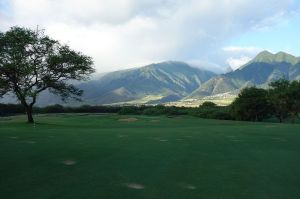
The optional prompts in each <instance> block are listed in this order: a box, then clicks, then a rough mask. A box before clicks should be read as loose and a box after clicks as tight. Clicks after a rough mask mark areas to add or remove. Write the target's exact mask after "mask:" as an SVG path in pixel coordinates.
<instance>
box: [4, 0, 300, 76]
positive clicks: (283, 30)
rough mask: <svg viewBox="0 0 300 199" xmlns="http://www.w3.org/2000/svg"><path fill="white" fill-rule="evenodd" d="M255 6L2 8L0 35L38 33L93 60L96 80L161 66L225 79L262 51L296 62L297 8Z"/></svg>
mask: <svg viewBox="0 0 300 199" xmlns="http://www.w3.org/2000/svg"><path fill="white" fill-rule="evenodd" d="M256 1H257V2H256ZM256 5H258V0H255V1H250V0H247V1H243V2H242V3H241V2H239V1H236V0H231V1H225V0H222V1H217V0H213V1H211V0H210V1H208V0H202V1H196V0H188V1H180V0H176V1H169V0H157V1H147V0H145V1H137V0H123V1H117V0H113V1H110V2H106V1H96V0H91V1H83V0H79V1H77V2H76V4H74V3H73V4H72V1H70V0H63V1H57V0H54V1H50V0H32V1H30V2H28V1H24V0H3V1H2V2H1V3H0V31H1V32H3V31H6V30H8V29H9V28H10V27H11V26H21V27H29V28H36V27H37V26H39V27H41V28H42V29H45V31H46V34H48V35H50V36H51V37H52V38H54V39H57V40H59V41H61V42H62V43H66V44H68V45H70V46H71V47H72V48H74V49H75V50H78V51H81V52H83V53H84V54H87V55H89V56H91V57H93V59H94V61H95V67H96V70H97V74H102V73H108V72H112V71H118V70H123V69H131V68H136V67H141V66H145V65H149V64H152V63H160V62H164V61H181V62H185V63H188V64H189V65H192V66H194V67H198V68H201V69H205V70H209V71H213V72H216V73H225V72H227V71H228V70H229V68H232V69H233V70H235V69H237V68H239V67H241V66H242V65H244V64H246V63H247V62H249V61H250V60H251V59H253V58H254V57H255V56H256V55H257V54H258V53H259V52H261V51H264V50H268V51H270V52H272V53H274V52H279V51H284V52H287V53H290V54H293V55H296V56H298V55H300V50H299V48H298V46H299V45H300V41H299V40H298V39H297V38H298V35H299V34H300V29H299V28H298V27H300V20H299V19H300V14H298V13H299V12H298V11H299V10H300V2H297V1H295V0H288V1H282V0H268V1H264V2H263V3H262V2H259V5H260V6H259V7H257V6H256ZM220 8H221V9H220ZM78 38H80V39H78Z"/></svg>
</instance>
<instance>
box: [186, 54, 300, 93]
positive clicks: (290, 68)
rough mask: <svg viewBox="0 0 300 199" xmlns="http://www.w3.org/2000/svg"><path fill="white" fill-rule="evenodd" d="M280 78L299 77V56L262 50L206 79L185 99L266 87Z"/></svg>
mask: <svg viewBox="0 0 300 199" xmlns="http://www.w3.org/2000/svg"><path fill="white" fill-rule="evenodd" d="M280 78H285V79H287V80H298V79H300V57H295V56H293V55H290V54H288V53H284V52H279V53H276V54H272V53H270V52H268V51H263V52H261V53H259V54H258V55H257V56H256V57H255V58H254V59H253V60H251V61H250V62H248V63H247V64H245V65H243V66H241V67H240V68H239V69H237V70H235V71H232V72H229V73H227V74H224V75H219V76H215V77H213V78H212V79H210V80H208V81H207V82H205V83H204V84H202V85H201V86H199V88H198V89H196V90H195V91H194V92H193V93H192V94H191V95H189V96H188V97H186V99H201V98H203V97H207V96H214V95H220V94H228V93H230V94H232V95H236V94H238V93H239V91H240V90H241V89H243V88H245V87H249V86H254V85H255V86H258V87H267V86H268V84H269V83H270V82H272V81H274V80H277V79H280Z"/></svg>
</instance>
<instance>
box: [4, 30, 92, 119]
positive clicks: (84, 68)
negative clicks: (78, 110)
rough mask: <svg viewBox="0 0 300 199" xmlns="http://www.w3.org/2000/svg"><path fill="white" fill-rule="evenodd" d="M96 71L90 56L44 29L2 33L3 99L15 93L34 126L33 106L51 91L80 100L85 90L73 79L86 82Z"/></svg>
mask: <svg viewBox="0 0 300 199" xmlns="http://www.w3.org/2000/svg"><path fill="white" fill-rule="evenodd" d="M93 72H94V68H93V61H92V58H91V57H88V56H85V55H83V54H82V53H80V52H76V51H74V50H71V49H70V47H69V46H68V45H62V44H60V43H59V42H58V41H56V40H53V39H51V38H49V37H48V36H46V35H45V34H44V31H42V30H36V31H34V30H31V29H27V28H21V27H12V28H11V29H10V30H9V31H7V32H5V33H0V97H3V96H4V95H5V94H7V93H13V94H15V95H16V97H17V99H18V100H19V101H20V103H21V104H22V106H23V107H24V108H25V111H26V113H27V118H28V122H29V123H33V122H34V120H33V117H32V107H33V105H34V104H35V103H36V100H37V97H38V95H39V94H40V93H41V92H43V91H45V90H48V91H49V92H51V93H54V94H56V95H59V96H60V97H61V98H62V100H66V99H68V98H74V99H77V100H79V96H81V95H82V91H81V90H79V89H78V88H76V87H75V86H73V85H72V84H71V83H70V80H78V81H79V80H86V79H87V78H88V75H90V74H91V73H93Z"/></svg>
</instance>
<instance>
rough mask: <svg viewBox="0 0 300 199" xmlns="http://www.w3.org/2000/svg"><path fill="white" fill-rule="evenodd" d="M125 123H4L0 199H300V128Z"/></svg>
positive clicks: (61, 119) (0, 123)
mask: <svg viewBox="0 0 300 199" xmlns="http://www.w3.org/2000/svg"><path fill="white" fill-rule="evenodd" d="M128 118H136V119H137V120H135V122H120V121H119V120H120V119H126V118H124V117H120V116H116V115H111V116H109V115H88V114H84V115H54V116H51V115H47V116H43V115H41V116H38V117H37V122H38V123H37V124H36V125H28V124H26V123H24V120H25V118H24V117H21V116H19V117H11V118H9V119H7V118H6V119H1V120H0V160H1V162H0V198H3V199H7V198H9V199H10V198H16V199H20V198H22V199H27V198H28V199H29V198H30V199H35V198H36V199H44V198H49V199H50V198H63V199H69V198H70V199H75V198H92V199H93V198H97V199H99V198H105V199H119V198H122V199H127V198H128V199H135V198H136V199H143V198H145V199H146V198H147V199H150V198H166V199H177V198H178V199H183V198H188V199H193V198H195V199H199V198H204V199H221V198H222V199H227V198H228V199H231V198H235V199H238V198H247V199H254V198H255V199H268V198H270V199H274V198H275V199H281V198H282V199H284V198H288V199H298V198H300V125H289V124H270V123H245V122H229V121H215V120H202V119H198V118H192V117H180V118H176V117H175V118H167V117H141V116H130V117H128ZM128 118H127V119H128ZM153 121H159V122H153Z"/></svg>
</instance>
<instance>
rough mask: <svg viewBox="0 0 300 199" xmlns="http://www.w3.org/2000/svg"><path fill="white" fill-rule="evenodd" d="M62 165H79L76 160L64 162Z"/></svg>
mask: <svg viewBox="0 0 300 199" xmlns="http://www.w3.org/2000/svg"><path fill="white" fill-rule="evenodd" d="M62 163H63V164H64V165H67V166H72V165H75V164H77V162H76V161H75V160H64V161H63V162H62Z"/></svg>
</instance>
